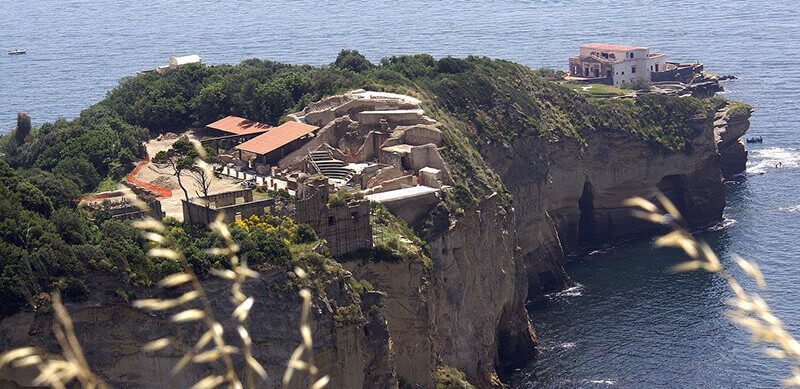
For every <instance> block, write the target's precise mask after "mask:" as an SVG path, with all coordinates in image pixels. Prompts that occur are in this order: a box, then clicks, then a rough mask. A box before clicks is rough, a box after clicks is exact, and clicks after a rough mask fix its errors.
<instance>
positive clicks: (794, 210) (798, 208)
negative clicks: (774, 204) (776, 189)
mask: <svg viewBox="0 0 800 389" xmlns="http://www.w3.org/2000/svg"><path fill="white" fill-rule="evenodd" d="M778 210H779V211H784V212H789V213H797V212H800V205H795V206H792V207H780V208H778Z"/></svg>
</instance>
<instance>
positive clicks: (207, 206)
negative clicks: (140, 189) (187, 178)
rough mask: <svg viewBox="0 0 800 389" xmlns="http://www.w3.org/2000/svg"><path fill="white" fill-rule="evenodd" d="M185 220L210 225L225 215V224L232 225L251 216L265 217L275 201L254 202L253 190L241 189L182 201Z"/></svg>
mask: <svg viewBox="0 0 800 389" xmlns="http://www.w3.org/2000/svg"><path fill="white" fill-rule="evenodd" d="M181 203H182V204H183V220H184V221H186V222H191V223H199V224H209V223H212V222H214V221H215V220H216V219H217V215H218V214H220V213H222V214H224V215H225V216H224V219H223V221H224V223H226V224H230V223H233V222H235V221H237V220H244V219H247V218H249V217H251V216H263V215H265V214H267V213H269V212H271V210H272V207H273V206H274V205H275V200H274V199H264V200H253V190H252V189H241V190H234V191H230V192H223V193H217V194H212V195H208V196H205V197H202V196H201V197H194V198H190V199H189V201H186V200H185V199H182V200H181Z"/></svg>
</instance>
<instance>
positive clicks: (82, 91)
mask: <svg viewBox="0 0 800 389" xmlns="http://www.w3.org/2000/svg"><path fill="white" fill-rule="evenodd" d="M0 15H2V17H0V50H2V51H7V50H11V49H13V48H26V49H27V50H28V53H27V54H26V55H19V56H11V55H6V54H4V53H2V52H0V132H7V131H9V130H11V128H13V126H14V122H15V117H16V113H17V112H18V111H24V112H28V113H29V114H30V115H31V117H32V118H33V122H34V124H36V125H38V124H41V123H43V122H46V121H52V120H54V119H56V118H59V117H65V118H68V119H69V118H74V117H76V116H77V115H78V114H79V112H80V111H81V109H84V108H86V107H88V106H89V105H90V104H92V103H94V102H97V101H98V100H100V99H102V98H103V96H104V95H105V93H106V92H107V91H108V90H109V89H111V88H113V87H114V86H115V85H116V84H117V82H118V80H119V79H120V78H122V77H125V76H130V75H134V74H135V73H136V71H138V70H143V69H148V68H153V67H155V66H158V65H163V64H166V62H167V59H168V57H169V55H170V54H174V55H176V56H177V55H186V54H199V55H200V56H201V57H202V58H203V60H204V62H206V63H208V64H222V63H238V62H240V61H242V60H244V59H247V58H253V57H258V58H264V59H271V60H276V61H283V62H289V63H295V64H303V63H307V64H312V65H325V64H328V63H330V62H331V61H333V59H334V58H335V56H336V53H337V52H338V51H339V50H340V49H343V48H353V49H358V50H359V51H361V52H362V53H364V54H365V55H366V56H367V57H368V58H370V59H371V60H373V61H379V60H380V59H381V58H382V57H386V56H391V55H398V54H413V53H430V54H432V55H434V56H436V57H441V56H446V55H453V56H466V55H469V54H475V55H485V56H490V57H495V58H503V59H509V60H513V61H516V62H520V63H522V64H525V65H529V66H531V67H542V66H547V67H555V68H561V69H565V68H566V67H567V57H569V56H571V55H574V54H575V53H576V52H577V47H578V46H579V45H580V44H582V43H587V42H612V43H619V44H632V45H641V46H649V47H651V48H652V49H653V50H655V51H661V52H664V53H666V54H667V57H668V59H671V60H680V61H702V62H703V63H705V65H706V69H707V71H710V72H714V73H718V74H721V75H728V74H731V75H735V76H737V77H738V78H739V79H738V80H736V81H731V82H727V83H726V84H725V88H726V89H727V91H728V92H726V93H725V94H724V96H726V97H728V98H732V99H739V100H743V101H746V102H748V103H750V104H752V105H753V106H754V107H755V108H756V110H757V111H756V112H755V114H754V115H753V117H752V126H751V130H750V134H749V135H760V136H763V138H764V144H763V145H755V146H751V145H748V148H749V149H750V162H749V164H748V174H747V176H746V179H745V180H743V181H742V182H739V183H730V184H728V185H727V196H728V207H727V208H726V210H725V218H726V219H725V221H724V223H722V224H720V225H719V226H717V228H716V229H715V230H714V231H709V232H705V233H702V234H700V237H702V238H703V239H705V240H707V241H708V242H709V243H710V244H711V245H712V246H713V247H714V249H715V250H717V251H718V252H719V253H720V254H721V256H722V258H723V262H724V263H725V264H726V265H728V266H731V265H732V262H731V260H730V255H731V254H732V253H739V254H741V255H743V256H745V257H747V258H750V259H752V260H754V261H756V262H757V263H758V264H759V266H761V268H762V269H763V271H764V273H765V277H766V281H767V283H768V285H769V288H768V290H767V291H766V292H765V293H764V297H765V299H766V300H767V301H768V302H769V304H770V305H771V306H772V307H773V309H774V311H775V313H776V314H777V315H778V316H780V317H781V318H782V319H783V320H784V322H785V323H786V325H787V327H788V329H789V330H790V331H791V332H792V333H793V334H795V335H796V336H798V337H800V257H799V256H798V253H800V231H798V229H797V226H798V224H799V223H798V222H800V192H799V191H798V190H800V170H799V169H798V163H800V140H798V137H797V136H796V134H797V132H798V131H797V130H798V127H799V125H800V86H798V80H800V6H798V4H797V2H796V1H793V0H772V1H748V0H740V1H674V2H664V1H654V0H639V1H624V0H623V1H603V0H593V1H586V0H574V1H516V2H510V1H480V2H465V1H453V0H440V1H416V0H410V1H403V2H398V1H389V0H376V1H370V2H357V1H351V0H339V1H329V0H318V1H305V0H299V1H271V2H266V1H207V0H192V1H181V0H165V1H142V0H129V1H89V0H51V1H47V0H27V1H11V0H0ZM643 162H645V161H643ZM778 163H781V167H780V168H776V164H778ZM681 260H682V258H681V257H680V255H679V254H677V253H675V252H669V251H662V250H654V249H652V248H651V247H650V242H642V243H639V244H633V245H625V246H622V247H613V248H608V249H607V250H605V251H602V252H598V253H595V254H593V255H590V256H587V257H586V258H582V259H580V260H578V261H577V262H575V263H574V264H572V265H570V266H569V268H568V272H569V274H570V275H571V276H572V278H573V280H574V281H575V282H577V284H578V286H577V287H576V288H574V289H571V290H569V291H566V292H562V293H559V294H556V295H552V296H549V297H548V298H547V299H546V300H545V301H544V302H542V303H537V304H534V305H531V306H530V313H531V317H532V319H533V323H534V326H535V328H536V330H537V333H538V337H539V342H540V345H541V357H540V358H539V359H538V360H536V361H534V362H532V363H531V364H530V365H529V366H526V367H524V368H522V369H520V370H519V371H518V372H517V373H516V374H515V376H514V379H513V386H514V387H519V388H527V387H664V386H669V387H774V386H777V385H778V380H779V379H780V378H783V377H786V376H788V374H789V370H788V369H787V368H786V366H785V365H784V364H783V363H782V362H781V361H775V360H771V359H768V358H766V357H764V356H762V355H761V353H760V351H759V350H758V349H757V348H754V347H753V346H752V345H751V344H750V343H749V340H748V336H747V335H746V334H745V333H744V332H743V331H742V330H740V329H739V328H737V327H734V326H733V325H731V324H729V322H728V321H727V319H726V318H725V316H724V312H725V306H724V302H723V301H724V300H725V299H726V298H728V297H730V295H731V293H730V292H729V291H728V290H727V289H726V286H725V284H724V283H723V282H722V281H721V280H720V279H719V278H718V277H716V276H713V275H708V274H702V273H690V274H671V273H669V272H667V269H668V268H669V267H670V266H672V265H674V264H676V263H678V262H680V261H681Z"/></svg>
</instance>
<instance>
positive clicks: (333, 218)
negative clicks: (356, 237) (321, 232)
mask: <svg viewBox="0 0 800 389" xmlns="http://www.w3.org/2000/svg"><path fill="white" fill-rule="evenodd" d="M334 223H336V216H328V225H329V226H330V225H333V224H334Z"/></svg>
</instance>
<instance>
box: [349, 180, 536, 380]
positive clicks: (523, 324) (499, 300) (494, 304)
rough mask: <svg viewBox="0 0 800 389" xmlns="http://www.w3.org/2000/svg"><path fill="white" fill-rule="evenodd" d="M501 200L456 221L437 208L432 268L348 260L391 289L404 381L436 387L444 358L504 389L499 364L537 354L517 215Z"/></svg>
mask: <svg viewBox="0 0 800 389" xmlns="http://www.w3.org/2000/svg"><path fill="white" fill-rule="evenodd" d="M498 198H499V196H494V197H492V198H489V199H486V200H484V201H483V202H482V203H481V205H479V206H478V208H477V209H472V210H468V211H467V212H466V214H465V215H463V216H462V217H459V218H457V219H455V220H453V221H452V223H451V222H450V220H449V219H448V218H447V217H446V215H445V214H441V213H438V212H434V216H433V217H434V218H435V219H436V221H435V222H434V223H435V224H438V231H437V232H436V233H435V234H434V235H432V236H430V237H428V238H429V239H428V244H429V246H430V251H431V260H432V265H431V268H430V269H429V271H428V272H426V271H425V269H424V268H423V267H422V265H420V264H416V263H385V262H378V263H375V262H367V261H363V262H351V263H346V264H345V267H346V268H348V269H350V270H351V271H352V272H353V274H354V276H356V277H357V278H364V279H367V280H370V282H372V283H373V285H374V286H375V287H376V288H378V289H380V290H382V291H384V292H386V307H387V310H386V311H387V315H386V317H387V322H388V327H389V333H390V335H391V338H392V341H393V344H394V349H393V350H394V352H395V353H396V357H397V358H396V360H397V375H398V377H399V378H400V379H401V381H402V382H406V383H408V384H411V385H416V386H418V387H432V386H433V385H434V383H433V382H432V372H433V370H434V369H435V368H436V367H437V366H439V365H442V364H444V365H448V366H454V367H457V368H458V369H460V370H462V371H464V372H465V373H466V374H467V376H468V377H469V378H470V379H471V381H472V382H474V383H475V384H477V385H478V386H480V387H499V386H502V384H501V383H500V380H499V378H498V370H500V373H502V370H503V368H505V367H509V366H512V365H514V364H515V363H517V362H523V361H528V360H530V358H531V357H533V356H534V355H535V353H536V350H535V347H534V346H535V335H534V332H533V328H532V327H531V324H530V319H529V318H528V315H527V310H526V309H525V305H524V304H525V301H526V298H525V297H526V295H527V280H526V277H525V272H524V269H523V265H524V263H523V262H522V261H518V260H517V258H519V253H518V250H517V248H516V246H515V241H516V234H515V231H514V228H513V226H514V221H513V217H514V215H513V213H511V212H508V211H506V210H505V209H503V207H501V206H500V202H499V201H498Z"/></svg>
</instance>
